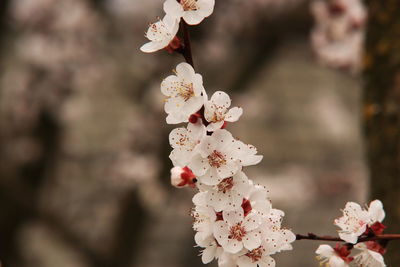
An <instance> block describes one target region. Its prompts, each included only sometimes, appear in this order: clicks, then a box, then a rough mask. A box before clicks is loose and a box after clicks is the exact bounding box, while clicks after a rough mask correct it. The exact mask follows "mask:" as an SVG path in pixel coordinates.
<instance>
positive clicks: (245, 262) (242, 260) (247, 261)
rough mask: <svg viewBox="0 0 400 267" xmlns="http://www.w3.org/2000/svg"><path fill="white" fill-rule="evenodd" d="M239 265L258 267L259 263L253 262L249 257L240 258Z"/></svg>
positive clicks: (240, 266) (242, 266) (241, 266)
mask: <svg viewBox="0 0 400 267" xmlns="http://www.w3.org/2000/svg"><path fill="white" fill-rule="evenodd" d="M237 264H238V266H239V267H257V264H258V262H253V261H252V260H251V259H250V258H249V257H247V256H242V257H239V259H238V261H237Z"/></svg>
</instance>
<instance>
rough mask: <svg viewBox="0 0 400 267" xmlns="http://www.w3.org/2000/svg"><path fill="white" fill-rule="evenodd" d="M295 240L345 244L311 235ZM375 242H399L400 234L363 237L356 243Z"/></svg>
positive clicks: (300, 236) (297, 236)
mask: <svg viewBox="0 0 400 267" xmlns="http://www.w3.org/2000/svg"><path fill="white" fill-rule="evenodd" d="M296 240H319V241H333V242H346V241H344V240H342V239H341V238H339V237H335V236H318V235H316V234H313V233H309V234H308V235H300V234H297V235H296ZM376 240H387V241H389V240H400V234H385V235H375V236H363V237H360V238H359V239H358V241H357V243H359V242H366V241H376Z"/></svg>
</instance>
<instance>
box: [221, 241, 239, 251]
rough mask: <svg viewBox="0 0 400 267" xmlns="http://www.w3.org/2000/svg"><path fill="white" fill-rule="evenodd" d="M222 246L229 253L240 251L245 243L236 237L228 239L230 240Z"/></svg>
mask: <svg viewBox="0 0 400 267" xmlns="http://www.w3.org/2000/svg"><path fill="white" fill-rule="evenodd" d="M222 247H223V248H224V249H225V250H226V251H227V252H229V253H238V252H239V251H240V250H242V248H243V243H242V242H239V241H237V240H236V239H228V242H227V243H225V244H224V245H222Z"/></svg>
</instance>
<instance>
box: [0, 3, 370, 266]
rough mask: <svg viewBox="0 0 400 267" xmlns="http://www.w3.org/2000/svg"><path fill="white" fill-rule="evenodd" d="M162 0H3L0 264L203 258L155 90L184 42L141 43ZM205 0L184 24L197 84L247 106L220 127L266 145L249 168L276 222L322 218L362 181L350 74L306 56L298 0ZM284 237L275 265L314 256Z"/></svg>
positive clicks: (333, 213)
mask: <svg viewBox="0 0 400 267" xmlns="http://www.w3.org/2000/svg"><path fill="white" fill-rule="evenodd" d="M162 2H163V1H162V0H146V1H144V0H101V1H100V0H99V1H96V0H63V1H60V0H7V1H4V0H3V1H2V2H1V4H0V6H1V7H0V10H1V11H0V12H1V14H0V17H1V22H0V25H1V28H0V32H1V34H0V38H1V39H0V42H1V43H0V45H1V46H0V70H1V71H0V259H1V261H2V262H3V265H4V266H5V267H7V266H13V267H27V266H30V267H72V266H73V267H131V266H132V267H133V266H140V267H161V266H162V267H183V266H192V267H195V266H203V265H202V264H201V260H200V258H199V257H198V256H197V255H198V253H199V249H198V248H195V247H194V245H195V243H194V240H193V231H192V229H191V217H190V216H189V212H190V209H191V197H192V196H193V194H194V191H193V190H192V189H180V190H179V189H176V188H173V187H171V186H170V184H169V169H170V168H171V163H170V161H169V159H168V154H169V152H170V147H169V144H168V134H169V132H170V131H171V129H172V126H168V125H166V123H165V114H164V112H163V97H162V95H161V93H160V91H159V85H160V82H161V80H162V79H163V78H164V77H166V76H167V75H169V74H170V73H171V71H172V69H173V68H174V67H175V66H176V64H178V63H180V62H182V61H183V58H181V57H179V55H169V54H168V53H166V52H158V53H155V54H150V55H149V54H143V53H141V52H140V51H139V47H140V46H141V45H142V44H143V43H145V42H146V39H145V37H144V32H145V31H146V29H147V26H148V23H150V22H153V21H154V20H155V19H156V18H157V17H158V16H160V17H162V14H163V11H162ZM216 2H217V3H216V7H215V12H214V13H213V15H212V16H211V17H210V18H208V19H206V20H205V21H204V22H203V23H201V24H200V25H199V26H196V27H191V28H190V31H191V35H192V39H193V44H192V45H193V53H194V60H195V64H196V69H197V71H198V72H200V73H201V74H202V75H203V77H204V82H205V87H206V90H207V91H208V92H209V93H210V94H211V93H212V92H213V91H216V90H224V91H227V92H228V93H229V94H230V95H231V96H232V98H233V105H235V106H241V107H243V108H244V115H243V116H242V118H241V120H240V122H239V123H235V124H230V125H229V128H228V129H229V130H230V131H232V132H233V133H234V134H235V136H237V137H239V138H240V139H241V140H243V141H245V142H248V143H251V144H253V145H255V146H256V147H257V148H258V150H259V152H260V154H263V155H264V160H263V161H262V163H261V164H259V165H257V166H253V167H248V168H247V169H246V172H247V173H248V176H249V177H250V178H252V179H254V180H256V181H257V182H259V183H261V184H264V185H266V186H267V187H268V189H269V190H270V192H271V199H272V202H273V205H274V206H275V207H276V208H279V209H283V210H284V211H285V212H286V217H285V221H284V225H286V226H287V227H288V228H291V229H292V230H293V231H294V232H296V233H307V232H315V233H320V234H334V233H335V227H334V226H333V225H332V222H333V219H334V218H335V217H338V216H339V215H340V211H339V209H340V208H341V207H343V206H344V204H345V203H346V201H348V200H352V201H358V202H361V203H363V202H365V201H366V196H367V184H368V181H367V170H366V167H365V163H364V153H363V149H362V138H361V130H360V129H361V127H360V114H359V110H360V99H361V90H360V82H359V78H357V76H354V75H353V76H352V75H350V74H348V73H345V72H340V71H336V70H332V69H329V68H327V67H323V66H321V65H320V64H319V63H318V61H317V60H316V58H315V56H314V54H313V52H312V49H311V45H310V42H309V35H310V30H311V28H312V25H313V20H312V17H311V15H310V11H309V2H308V1H305V0H279V1H273V0H254V1H243V0H221V1H216ZM294 246H295V250H294V251H291V252H285V253H282V254H281V255H279V256H277V257H276V259H277V262H278V266H286V267H291V266H293V267H294V266H318V262H317V261H316V260H315V258H314V256H315V254H314V251H315V249H316V247H317V243H316V242H309V241H299V242H296V243H295V245H294ZM213 264H214V265H213ZM213 264H210V266H216V265H215V263H213Z"/></svg>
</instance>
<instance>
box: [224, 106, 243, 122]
mask: <svg viewBox="0 0 400 267" xmlns="http://www.w3.org/2000/svg"><path fill="white" fill-rule="evenodd" d="M242 114H243V109H242V108H238V107H234V108H231V109H230V110H229V111H228V113H226V115H225V121H229V122H235V121H237V120H239V118H240V116H242Z"/></svg>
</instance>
